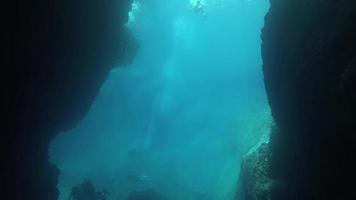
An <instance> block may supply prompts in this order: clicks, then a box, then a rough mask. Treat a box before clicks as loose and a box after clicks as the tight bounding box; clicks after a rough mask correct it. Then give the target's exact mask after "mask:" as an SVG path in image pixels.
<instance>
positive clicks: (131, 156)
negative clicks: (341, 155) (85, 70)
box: [50, 0, 272, 200]
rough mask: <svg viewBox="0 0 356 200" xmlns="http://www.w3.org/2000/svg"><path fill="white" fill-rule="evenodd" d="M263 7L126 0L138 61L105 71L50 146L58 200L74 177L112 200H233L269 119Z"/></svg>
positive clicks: (230, 1) (232, 1)
mask: <svg viewBox="0 0 356 200" xmlns="http://www.w3.org/2000/svg"><path fill="white" fill-rule="evenodd" d="M268 7H269V2H268V0H241V1H236V0H186V1H182V0H170V1H166V0H153V1H145V0H135V1H134V2H133V4H132V10H131V12H130V13H129V21H128V23H127V27H128V28H129V29H130V30H131V32H132V33H133V35H134V36H135V38H136V39H137V40H138V42H139V43H140V50H139V52H138V54H137V55H136V57H135V59H134V60H133V62H132V63H131V64H130V65H128V66H120V67H118V68H115V69H114V70H112V71H111V72H110V75H109V76H108V78H107V80H106V82H105V83H104V85H103V86H102V88H101V90H100V92H99V94H98V96H97V97H96V100H95V102H94V103H93V104H92V106H91V109H90V111H89V112H88V114H87V116H86V117H85V118H84V119H83V120H82V121H81V122H80V123H79V124H78V125H77V126H76V127H75V128H74V129H73V130H71V131H68V132H65V133H60V134H59V135H58V136H57V137H56V138H55V139H54V140H53V141H52V144H51V147H50V160H51V162H52V163H54V164H55V165H56V166H57V167H58V168H59V169H60V171H61V175H60V180H59V184H58V189H59V191H60V197H59V199H60V200H66V199H68V196H70V192H71V189H72V187H74V186H77V185H79V184H80V183H81V182H82V181H83V180H91V181H92V182H93V184H94V185H95V187H96V188H98V189H100V190H101V189H105V190H107V191H108V193H110V196H108V199H115V200H121V199H134V197H133V196H134V194H137V193H140V192H142V191H146V192H147V191H149V192H147V193H150V194H152V193H155V194H156V196H157V197H152V199H153V198H154V199H172V200H175V199H177V200H180V199H182V200H190V199H192V200H195V199H197V200H198V199H207V200H208V199H212V200H220V199H221V200H233V199H241V198H239V196H237V197H236V191H237V190H238V189H237V188H238V179H239V178H238V177H239V171H240V170H239V169H240V164H241V161H242V159H243V157H244V155H245V154H247V153H248V152H249V150H250V149H251V148H252V147H254V146H255V145H257V144H258V143H260V142H261V141H262V140H265V139H266V138H267V135H268V134H269V130H270V125H271V121H272V120H271V116H270V112H269V106H268V103H267V98H266V94H265V90H264V84H263V76H262V69H261V66H262V59H261V52H260V51H261V39H260V34H261V29H262V27H263V25H264V16H265V14H266V13H267V11H268ZM151 196H152V195H151ZM158 196H159V197H158ZM146 200H149V197H146Z"/></svg>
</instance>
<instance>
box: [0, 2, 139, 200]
mask: <svg viewBox="0 0 356 200" xmlns="http://www.w3.org/2000/svg"><path fill="white" fill-rule="evenodd" d="M130 5H131V2H130V0H102V1H96V0H76V1H72V0H54V1H47V0H37V1H23V0H14V1H10V2H8V4H6V6H5V8H4V10H6V14H7V15H6V17H5V23H4V24H3V26H2V29H3V30H4V31H3V32H4V33H5V35H4V36H3V39H5V41H4V42H3V45H5V53H4V54H5V60H2V61H3V65H2V68H1V71H2V72H1V89H2V92H1V93H2V95H1V105H0V111H1V115H2V122H1V133H2V137H1V158H2V162H1V163H2V164H1V179H0V181H1V182H0V186H1V189H2V191H3V192H2V194H1V196H2V197H4V196H8V197H9V199H14V200H15V199H21V200H24V199H26V200H42V199H43V200H54V199H57V195H58V192H57V189H56V185H57V177H58V173H59V172H58V170H57V169H56V168H55V167H54V166H52V165H51V164H50V163H49V162H48V144H49V142H50V140H51V139H52V138H53V137H54V135H55V134H57V133H58V132H59V131H64V130H67V129H69V128H71V127H73V125H75V124H76V123H77V122H78V121H79V120H80V118H81V117H82V116H84V115H85V113H86V112H87V110H88V109H89V107H90V105H91V103H92V101H93V100H94V98H95V96H96V93H97V91H98V90H99V88H100V86H101V84H102V82H103V81H104V80H105V77H106V75H107V73H108V72H109V71H110V69H111V68H112V67H114V66H119V65H124V64H127V63H129V62H130V61H131V60H132V58H133V56H134V55H135V53H136V51H137V49H138V44H137V42H136V41H135V39H134V38H133V37H132V36H131V35H130V33H129V31H128V30H126V29H125V26H124V24H125V23H126V21H127V14H128V11H129V9H130ZM2 197H0V198H2Z"/></svg>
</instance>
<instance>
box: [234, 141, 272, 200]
mask: <svg viewBox="0 0 356 200" xmlns="http://www.w3.org/2000/svg"><path fill="white" fill-rule="evenodd" d="M270 154H271V152H270V145H269V143H267V142H265V143H262V144H260V145H258V147H257V148H256V149H254V150H253V151H252V152H250V153H248V154H247V155H246V156H245V158H244V160H243V162H242V164H241V173H240V181H241V187H242V190H243V194H244V200H269V199H270V192H271V188H272V185H273V180H272V179H270V178H269V176H268V168H269V159H270ZM240 198H241V197H240ZM237 199H239V198H237Z"/></svg>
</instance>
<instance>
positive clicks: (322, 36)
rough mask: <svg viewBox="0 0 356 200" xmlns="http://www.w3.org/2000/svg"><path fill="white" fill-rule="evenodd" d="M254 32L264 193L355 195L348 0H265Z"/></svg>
mask: <svg viewBox="0 0 356 200" xmlns="http://www.w3.org/2000/svg"><path fill="white" fill-rule="evenodd" d="M262 39H263V45H262V53H263V60H264V66H263V71H264V76H265V85H266V90H267V94H268V98H269V103H270V105H271V109H272V113H273V116H274V119H275V122H276V124H277V125H278V127H279V129H280V132H279V133H278V134H277V135H275V136H274V137H273V138H272V147H271V148H272V158H271V168H270V175H271V177H272V178H274V179H278V180H281V181H282V182H285V183H286V184H285V185H284V187H283V188H281V189H280V190H276V191H275V192H274V194H273V197H272V199H283V200H289V199H298V200H300V199H303V200H309V199H322V200H327V199H356V190H355V186H356V170H355V169H356V157H355V155H354V154H355V153H356V126H355V122H356V110H355V106H356V101H355V100H356V99H355V98H356V93H355V91H356V82H355V81H356V76H355V70H356V62H355V59H356V1H354V0H340V1H335V0H271V9H270V12H269V13H268V15H267V17H266V24H265V27H264V30H263V34H262ZM277 191H278V192H277Z"/></svg>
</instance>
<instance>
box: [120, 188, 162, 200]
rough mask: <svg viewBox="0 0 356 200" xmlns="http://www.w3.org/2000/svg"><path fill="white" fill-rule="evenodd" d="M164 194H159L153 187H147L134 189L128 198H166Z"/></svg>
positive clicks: (137, 199) (160, 199) (138, 199)
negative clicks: (140, 189) (138, 189)
mask: <svg viewBox="0 0 356 200" xmlns="http://www.w3.org/2000/svg"><path fill="white" fill-rule="evenodd" d="M165 199H166V198H164V197H163V196H162V195H160V194H158V193H157V192H156V191H155V190H153V189H145V190H142V191H132V192H131V193H130V194H129V196H128V197H127V198H126V200H165Z"/></svg>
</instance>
